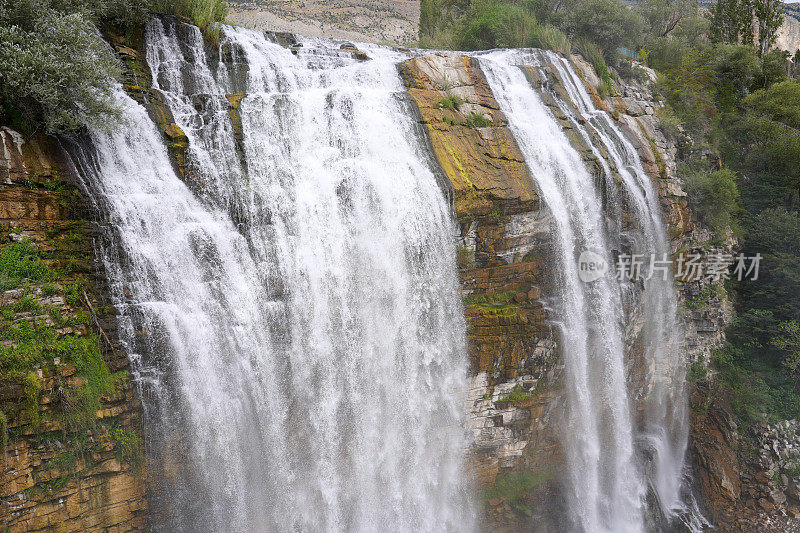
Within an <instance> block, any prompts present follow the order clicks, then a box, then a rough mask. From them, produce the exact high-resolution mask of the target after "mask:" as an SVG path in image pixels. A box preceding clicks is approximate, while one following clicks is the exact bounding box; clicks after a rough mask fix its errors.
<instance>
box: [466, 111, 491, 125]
mask: <svg viewBox="0 0 800 533" xmlns="http://www.w3.org/2000/svg"><path fill="white" fill-rule="evenodd" d="M466 124H467V126H469V127H470V128H485V127H487V126H491V125H492V121H491V120H489V119H488V118H486V117H485V116H483V115H481V114H480V113H470V114H469V116H468V117H467V118H466Z"/></svg>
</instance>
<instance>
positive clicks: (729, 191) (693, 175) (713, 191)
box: [685, 168, 739, 235]
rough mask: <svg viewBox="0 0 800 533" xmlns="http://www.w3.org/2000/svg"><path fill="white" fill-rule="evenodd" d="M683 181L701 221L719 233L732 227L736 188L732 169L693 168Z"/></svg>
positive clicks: (691, 203)
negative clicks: (707, 169) (711, 170)
mask: <svg viewBox="0 0 800 533" xmlns="http://www.w3.org/2000/svg"><path fill="white" fill-rule="evenodd" d="M685 182H686V194H687V195H688V199H689V203H690V205H691V206H692V207H693V208H694V212H695V214H696V215H697V216H698V217H699V218H700V220H701V221H702V222H704V223H705V224H706V225H708V227H709V228H711V229H713V230H714V231H715V232H716V233H717V234H718V235H723V234H724V233H725V232H726V231H727V230H728V229H730V228H733V227H734V213H735V212H736V209H737V201H738V198H739V189H738V187H737V186H736V174H734V172H733V171H732V170H730V169H727V168H723V169H721V170H715V171H713V172H707V171H705V170H702V169H695V170H693V171H689V172H688V174H687V175H686V179H685Z"/></svg>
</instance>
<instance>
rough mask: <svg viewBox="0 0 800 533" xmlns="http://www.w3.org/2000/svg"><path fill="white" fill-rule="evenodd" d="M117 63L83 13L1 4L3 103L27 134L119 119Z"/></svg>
mask: <svg viewBox="0 0 800 533" xmlns="http://www.w3.org/2000/svg"><path fill="white" fill-rule="evenodd" d="M119 75H120V66H119V62H118V61H117V59H116V58H115V56H114V54H113V53H112V51H111V49H110V48H109V47H108V46H107V45H106V44H105V43H104V42H103V40H102V39H101V38H100V37H99V36H98V34H97V31H96V29H95V27H94V24H93V23H92V22H91V21H90V20H89V19H88V18H87V16H86V15H85V14H84V13H81V12H73V13H64V12H61V11H59V10H57V9H54V8H53V7H52V6H51V5H50V4H49V2H46V3H44V5H38V3H34V2H32V1H29V0H27V1H26V0H23V1H20V2H10V1H9V0H0V80H1V82H0V104H2V106H3V107H4V109H5V114H6V115H8V116H7V117H6V118H8V119H10V120H12V121H13V123H14V124H15V125H17V126H18V127H20V128H21V129H23V130H24V131H28V132H31V131H34V130H36V129H38V127H40V126H43V127H44V129H45V130H46V131H47V132H48V133H61V132H67V131H72V130H76V129H78V128H79V127H81V126H82V125H84V124H94V125H103V124H106V123H107V122H108V120H109V117H114V116H116V115H117V114H118V111H117V108H116V106H115V101H114V96H113V95H114V93H113V81H114V80H115V79H116V78H117V77H119Z"/></svg>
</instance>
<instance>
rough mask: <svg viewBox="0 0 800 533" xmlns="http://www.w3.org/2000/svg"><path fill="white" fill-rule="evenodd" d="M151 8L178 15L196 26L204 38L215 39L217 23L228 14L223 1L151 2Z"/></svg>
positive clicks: (164, 0) (217, 32) (217, 29)
mask: <svg viewBox="0 0 800 533" xmlns="http://www.w3.org/2000/svg"><path fill="white" fill-rule="evenodd" d="M152 8H153V10H154V11H158V12H160V13H167V14H171V15H178V16H181V17H184V18H186V19H188V20H189V21H190V22H191V23H192V24H194V25H195V26H198V27H199V28H200V29H201V30H203V33H204V34H205V35H206V37H210V38H212V39H216V37H217V36H218V35H219V24H217V23H219V22H224V21H225V17H226V15H227V14H228V2H226V1H225V0H153V2H152Z"/></svg>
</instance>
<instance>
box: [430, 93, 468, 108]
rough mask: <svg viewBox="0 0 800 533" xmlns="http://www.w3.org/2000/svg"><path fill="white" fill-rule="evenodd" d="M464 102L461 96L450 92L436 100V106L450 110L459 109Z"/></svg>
mask: <svg viewBox="0 0 800 533" xmlns="http://www.w3.org/2000/svg"><path fill="white" fill-rule="evenodd" d="M463 103H464V100H463V99H462V98H461V97H460V96H456V95H453V94H449V95H447V96H445V97H444V98H442V99H441V100H439V101H438V102H436V107H438V108H439V109H449V110H450V111H454V112H455V111H458V108H459V107H461V104H463Z"/></svg>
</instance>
